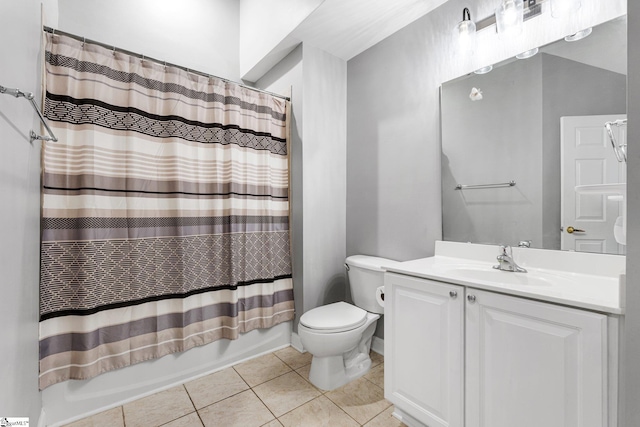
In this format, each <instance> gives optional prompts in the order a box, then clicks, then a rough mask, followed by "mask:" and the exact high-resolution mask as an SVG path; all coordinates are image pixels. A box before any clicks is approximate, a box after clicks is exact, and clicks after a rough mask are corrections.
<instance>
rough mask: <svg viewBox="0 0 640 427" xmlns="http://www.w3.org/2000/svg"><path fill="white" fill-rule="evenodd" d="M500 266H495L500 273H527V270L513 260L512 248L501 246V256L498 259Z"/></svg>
mask: <svg viewBox="0 0 640 427" xmlns="http://www.w3.org/2000/svg"><path fill="white" fill-rule="evenodd" d="M497 259H498V263H499V264H498V265H494V266H493V268H495V269H496V270H500V271H511V272H513V273H526V272H527V270H525V269H524V268H522V267H520V266H519V265H518V264H516V262H515V261H514V260H513V255H512V252H511V246H507V245H500V254H499V255H498V257H497Z"/></svg>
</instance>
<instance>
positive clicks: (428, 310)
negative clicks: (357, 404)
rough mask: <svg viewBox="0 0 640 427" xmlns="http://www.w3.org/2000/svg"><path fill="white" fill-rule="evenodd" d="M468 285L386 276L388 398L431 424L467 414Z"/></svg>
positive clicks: (457, 422)
mask: <svg viewBox="0 0 640 427" xmlns="http://www.w3.org/2000/svg"><path fill="white" fill-rule="evenodd" d="M464 298H465V297H464V287H463V286H457V285H450V284H447V283H442V282H436V281H432V280H426V279H418V278H414V277H410V276H404V275H398V274H391V273H386V275H385V322H384V323H385V331H384V335H385V351H384V353H385V368H384V385H385V397H386V398H387V399H388V400H389V401H391V402H393V403H394V404H395V405H396V406H397V407H398V408H402V411H403V412H404V414H405V416H404V419H403V421H404V422H405V424H410V423H411V421H409V420H408V419H407V415H408V416H409V417H411V418H414V419H415V420H418V421H419V422H421V423H423V424H426V425H428V426H429V427H460V426H462V425H463V418H464V394H463V391H464V388H463V382H464V376H463V372H464V359H463V355H464V300H465V299H464Z"/></svg>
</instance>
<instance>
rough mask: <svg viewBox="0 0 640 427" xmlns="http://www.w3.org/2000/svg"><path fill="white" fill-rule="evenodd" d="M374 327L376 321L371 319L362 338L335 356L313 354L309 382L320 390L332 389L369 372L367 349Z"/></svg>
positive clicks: (369, 358)
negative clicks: (353, 345) (355, 344)
mask: <svg viewBox="0 0 640 427" xmlns="http://www.w3.org/2000/svg"><path fill="white" fill-rule="evenodd" d="M375 329H376V323H375V321H373V322H372V323H371V324H370V325H369V326H368V327H367V329H366V330H365V332H364V334H363V340H362V341H360V342H359V343H358V345H357V346H356V347H355V348H354V349H352V350H350V351H348V352H346V353H343V354H339V355H337V356H326V357H318V356H313V359H312V360H311V371H309V381H311V384H313V385H314V386H316V387H318V388H320V389H322V390H334V389H336V388H338V387H342V386H343V385H345V384H347V383H348V382H351V381H353V380H355V379H358V378H360V377H361V376H363V375H365V374H366V373H367V372H369V369H370V368H371V357H369V351H370V350H371V340H372V339H373V332H374V331H375Z"/></svg>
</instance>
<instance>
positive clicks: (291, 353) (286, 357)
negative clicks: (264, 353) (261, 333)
mask: <svg viewBox="0 0 640 427" xmlns="http://www.w3.org/2000/svg"><path fill="white" fill-rule="evenodd" d="M274 354H275V355H276V356H278V358H279V359H280V360H282V361H283V362H284V363H286V364H287V365H289V367H290V368H291V369H298V368H301V367H303V366H305V365H309V364H310V363H311V359H312V358H313V356H312V355H311V353H309V352H306V353H300V352H299V351H298V350H296V349H295V348H293V347H286V348H283V349H282V350H278V351H276V352H275V353H274Z"/></svg>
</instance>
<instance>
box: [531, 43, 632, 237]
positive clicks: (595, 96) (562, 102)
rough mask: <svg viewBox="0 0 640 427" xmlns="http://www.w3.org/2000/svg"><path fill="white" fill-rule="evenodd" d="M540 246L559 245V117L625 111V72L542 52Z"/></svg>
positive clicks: (623, 112) (621, 112) (620, 112)
mask: <svg viewBox="0 0 640 427" xmlns="http://www.w3.org/2000/svg"><path fill="white" fill-rule="evenodd" d="M542 73H543V76H544V78H543V89H542V90H543V92H542V99H543V110H542V115H543V121H542V123H543V126H542V134H543V141H544V144H543V156H544V163H543V164H542V167H543V169H542V178H543V191H544V208H543V210H542V215H543V218H542V226H543V230H544V236H543V242H542V243H543V246H542V247H544V248H547V249H560V233H559V232H558V230H560V205H561V200H560V154H559V153H560V117H563V116H590V115H598V114H625V113H626V111H627V76H625V75H623V74H618V73H614V72H612V71H607V70H603V69H602V68H596V67H592V66H589V65H585V64H582V63H579V62H575V61H571V60H568V59H564V58H560V57H557V56H553V55H543V62H542Z"/></svg>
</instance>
